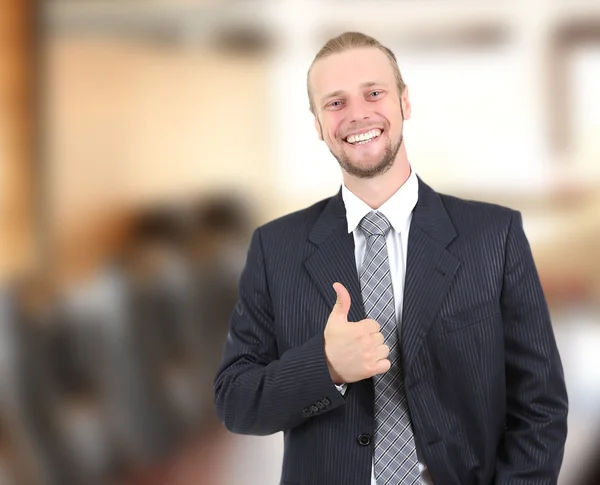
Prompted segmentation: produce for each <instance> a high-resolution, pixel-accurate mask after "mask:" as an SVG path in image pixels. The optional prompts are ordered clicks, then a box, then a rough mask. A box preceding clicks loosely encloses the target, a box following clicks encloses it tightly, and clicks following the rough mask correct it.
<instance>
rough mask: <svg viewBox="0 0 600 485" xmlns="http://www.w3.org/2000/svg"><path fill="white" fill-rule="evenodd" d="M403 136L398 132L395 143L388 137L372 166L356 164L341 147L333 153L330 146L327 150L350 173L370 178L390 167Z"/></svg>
mask: <svg viewBox="0 0 600 485" xmlns="http://www.w3.org/2000/svg"><path fill="white" fill-rule="evenodd" d="M403 138H404V137H403V134H402V133H400V138H399V139H398V141H397V142H396V143H392V140H390V139H388V141H387V143H386V147H385V151H384V153H383V156H382V157H381V158H380V159H379V161H378V162H377V163H376V164H375V165H372V166H366V167H361V166H360V165H357V164H356V163H355V162H353V161H352V160H351V159H350V157H349V156H348V154H347V153H346V151H345V150H344V149H343V148H342V149H341V150H340V152H339V153H334V152H333V150H331V148H330V149H329V151H330V152H331V154H332V155H333V156H334V157H335V158H336V160H337V161H338V163H339V164H340V166H341V167H342V168H343V169H344V170H345V171H346V172H348V173H349V174H350V175H353V176H355V177H358V178H362V179H370V178H373V177H376V176H377V175H382V174H384V173H385V172H387V171H388V170H389V169H390V168H392V166H393V165H394V160H396V156H397V155H398V151H400V147H401V146H402V141H403ZM343 143H345V142H343Z"/></svg>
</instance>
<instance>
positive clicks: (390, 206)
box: [342, 170, 419, 233]
mask: <svg viewBox="0 0 600 485" xmlns="http://www.w3.org/2000/svg"><path fill="white" fill-rule="evenodd" d="M342 199H343V201H344V205H345V206H346V220H347V222H348V232H353V231H354V230H355V229H356V228H357V226H358V224H359V223H360V221H361V220H362V219H363V217H365V216H366V215H367V214H368V213H369V212H371V211H372V210H373V209H371V207H369V206H368V205H367V203H366V202H364V201H363V200H362V199H360V198H359V197H358V196H356V195H355V194H354V193H352V192H350V190H349V189H348V188H347V187H346V186H345V185H342ZM418 199H419V182H418V179H417V175H416V174H415V172H414V171H412V170H411V172H410V176H409V177H408V179H407V180H406V182H404V184H403V185H402V187H400V188H399V189H398V190H397V191H396V192H395V193H394V194H393V195H392V196H391V197H390V198H389V199H388V200H387V201H386V202H385V203H384V204H383V205H382V206H381V207H380V208H379V209H377V211H376V212H381V213H382V214H383V215H384V216H385V217H386V218H387V219H388V221H390V224H391V225H392V227H393V228H394V230H395V231H396V232H398V233H400V232H402V231H406V230H407V229H408V225H409V223H410V216H411V214H412V211H413V209H414V208H415V206H416V205H417V200H418Z"/></svg>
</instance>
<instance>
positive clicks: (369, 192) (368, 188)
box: [343, 143, 411, 210]
mask: <svg viewBox="0 0 600 485" xmlns="http://www.w3.org/2000/svg"><path fill="white" fill-rule="evenodd" d="M410 172H411V169H410V164H409V163H408V157H407V155H406V149H405V148H404V143H403V144H402V146H401V147H400V150H399V151H398V156H397V157H396V160H395V161H394V164H393V165H392V167H391V168H390V169H389V170H388V171H387V172H385V173H384V174H381V175H378V176H376V177H373V178H371V179H364V178H359V177H355V176H353V175H350V174H348V173H346V172H343V179H344V185H345V186H346V187H347V188H348V190H350V191H351V192H352V193H353V194H354V195H356V196H357V197H359V198H360V199H361V200H363V201H364V202H365V203H366V204H367V205H368V206H369V207H371V209H374V210H375V209H379V208H380V207H381V206H382V205H383V204H384V203H385V202H386V201H387V200H388V199H389V198H390V197H391V196H392V195H394V194H395V193H396V192H397V191H398V189H400V187H402V186H403V185H404V183H405V182H406V181H407V180H408V177H409V176H410Z"/></svg>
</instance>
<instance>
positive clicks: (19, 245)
mask: <svg viewBox="0 0 600 485" xmlns="http://www.w3.org/2000/svg"><path fill="white" fill-rule="evenodd" d="M32 8H33V2H32V1H31V0H0V12H2V14H1V15H0V281H4V280H5V279H6V278H7V277H9V276H10V275H14V274H15V273H16V272H17V271H19V270H21V269H23V268H25V266H27V265H28V264H30V263H31V262H32V256H33V237H32V234H33V233H32V230H33V226H32V222H33V219H32V207H33V204H32V202H33V192H32V172H31V157H32V155H33V150H32V143H33V139H32V134H33V130H32V127H33V119H32V116H31V107H32V93H33V89H32V79H33V71H32V69H33V63H32V60H33V59H32V52H33V42H34V38H33V28H32Z"/></svg>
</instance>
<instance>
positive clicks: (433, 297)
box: [214, 179, 568, 485]
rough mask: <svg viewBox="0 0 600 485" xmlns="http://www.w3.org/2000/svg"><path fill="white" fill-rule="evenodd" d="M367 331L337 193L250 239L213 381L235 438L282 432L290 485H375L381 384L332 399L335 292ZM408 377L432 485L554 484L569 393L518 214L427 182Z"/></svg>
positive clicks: (414, 272)
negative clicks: (343, 295) (327, 350)
mask: <svg viewBox="0 0 600 485" xmlns="http://www.w3.org/2000/svg"><path fill="white" fill-rule="evenodd" d="M336 281H339V282H341V283H343V284H344V286H345V287H346V288H348V291H349V292H350V295H351V297H352V306H351V309H350V313H349V320H350V321H358V320H361V319H363V318H365V312H364V308H363V305H362V300H361V293H360V285H359V280H358V275H357V271H356V265H355V258H354V239H353V235H352V234H351V233H348V231H347V225H346V219H345V208H344V204H343V200H342V197H341V191H340V192H339V193H338V194H337V195H336V196H334V197H332V198H330V199H326V200H323V201H321V202H319V203H317V204H315V205H313V206H311V207H309V208H307V209H304V210H301V211H298V212H295V213H292V214H289V215H286V216H285V217H282V218H279V219H277V220H274V221H271V222H269V223H268V224H265V225H263V226H261V227H259V228H258V229H257V230H256V231H255V232H254V234H253V237H252V241H251V244H250V249H249V252H248V259H247V262H246V266H245V268H244V271H243V273H242V276H241V281H240V286H239V301H238V303H237V306H236V308H235V309H234V310H233V311H232V317H231V321H230V329H229V334H228V337H227V341H226V343H225V348H224V356H223V361H222V364H221V366H220V369H219V371H218V373H217V376H216V378H215V382H214V391H215V405H216V410H217V413H218V415H219V417H220V419H221V420H222V421H223V422H224V424H225V426H226V427H227V428H228V429H229V430H230V431H232V432H234V433H240V434H250V435H267V434H271V433H276V432H279V431H283V432H284V447H285V450H284V458H283V470H282V476H281V483H282V484H288V485H368V484H369V483H370V472H371V460H372V454H373V443H372V440H371V436H372V434H373V432H374V391H373V384H372V379H366V380H363V381H359V382H356V383H353V384H350V385H349V387H348V390H347V392H346V394H345V396H342V395H341V394H340V393H339V392H338V391H337V389H336V388H335V386H334V384H333V382H332V380H331V377H330V375H329V371H328V368H327V362H326V359H325V354H324V339H323V330H324V328H325V324H326V322H327V319H328V316H329V313H330V312H331V309H332V308H333V305H334V303H335V292H334V290H333V288H332V284H333V283H334V282H336ZM402 334H403V341H402V362H403V369H404V379H405V383H406V386H405V388H406V396H407V400H408V403H409V408H410V413H411V416H412V422H413V427H414V431H415V440H416V444H417V446H418V448H419V450H420V452H421V454H422V456H423V458H424V459H425V461H426V463H427V465H428V468H429V471H430V473H431V475H432V478H433V481H434V483H435V484H436V485H455V484H456V485H458V484H461V485H471V484H472V485H475V484H481V485H483V484H486V485H487V484H498V485H500V484H507V485H508V484H510V485H520V484H531V485H533V484H540V485H541V484H547V485H550V484H555V483H557V477H558V473H559V469H560V467H561V464H562V458H563V450H564V442H565V439H566V433H567V408H568V404H567V394H566V389H565V383H564V377H563V370H562V364H561V361H560V357H559V354H558V351H557V347H556V343H555V339H554V334H553V330H552V326H551V322H550V316H549V312H548V309H547V305H546V302H545V298H544V295H543V292H542V288H541V285H540V282H539V278H538V275H537V271H536V268H535V265H534V261H533V258H532V254H531V250H530V246H529V243H528V241H527V239H526V236H525V234H524V232H523V227H522V221H521V215H520V213H519V212H516V211H513V210H510V209H507V208H503V207H500V206H496V205H491V204H485V203H481V202H472V201H466V200H462V199H458V198H455V197H451V196H447V195H442V194H438V193H437V192H435V191H434V190H433V189H431V188H430V187H429V186H427V185H426V184H424V183H423V182H422V181H421V180H420V179H419V201H418V203H417V206H416V207H415V211H414V214H413V219H412V223H411V230H410V235H409V243H408V254H407V269H406V283H405V294H404V310H403V321H402Z"/></svg>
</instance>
